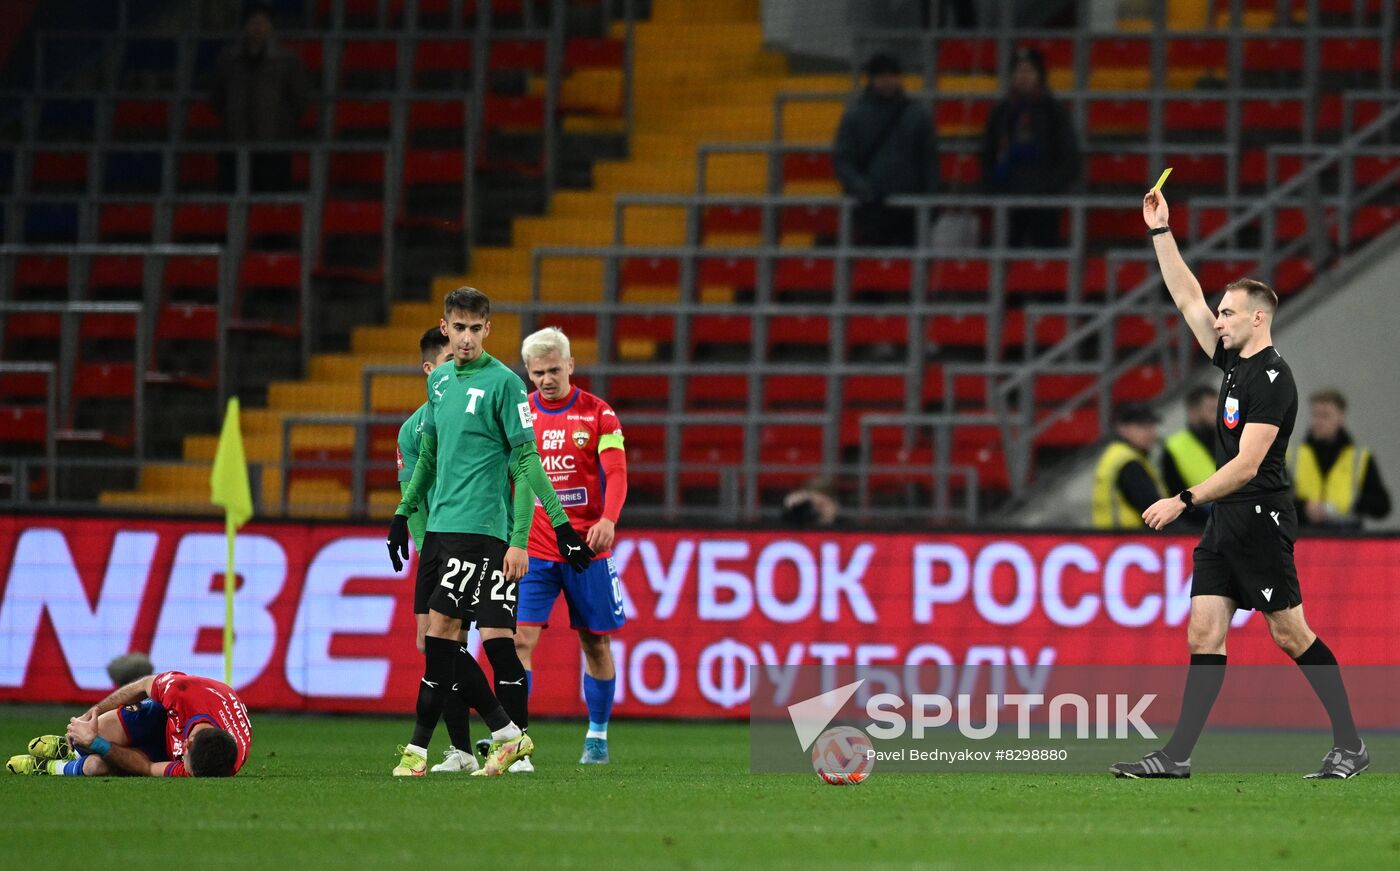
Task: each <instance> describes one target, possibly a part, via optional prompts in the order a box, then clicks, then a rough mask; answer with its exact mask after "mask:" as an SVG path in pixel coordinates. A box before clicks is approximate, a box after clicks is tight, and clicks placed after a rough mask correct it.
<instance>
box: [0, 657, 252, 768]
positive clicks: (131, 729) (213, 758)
mask: <svg viewBox="0 0 1400 871" xmlns="http://www.w3.org/2000/svg"><path fill="white" fill-rule="evenodd" d="M252 744H253V725H252V723H251V722H249V720H248V709H247V708H246V707H244V705H243V702H242V701H241V700H240V699H239V698H238V695H237V694H236V693H234V691H233V689H232V688H230V687H229V686H228V685H227V684H223V683H220V682H219V681H216V680H210V679H209V678H205V677H196V676H194V675H189V674H185V673H183V672H179V671H167V672H163V673H161V674H157V675H147V676H146V677H143V678H141V679H140V680H137V681H133V682H132V683H129V684H127V685H126V686H124V687H122V688H121V689H119V690H117V691H116V692H114V693H112V694H111V695H110V696H108V697H107V698H105V699H103V700H102V701H100V702H98V703H97V704H96V705H93V706H92V707H91V708H89V709H88V710H87V711H86V712H85V713H83V714H82V715H80V716H77V717H74V718H73V719H71V720H69V721H68V730H67V733H66V734H64V735H42V736H40V737H38V738H35V739H34V740H32V741H30V742H29V753H27V754H23V755H20V756H13V757H11V758H10V761H9V763H8V765H7V766H6V767H7V768H9V770H10V771H11V772H12V773H14V774H54V775H76V776H82V775H85V776H88V777H93V776H105V775H113V774H134V775H145V776H149V777H231V776H232V775H234V774H236V773H237V772H238V769H240V768H242V767H243V763H245V762H247V761H248V750H249V748H250V747H251V746H252Z"/></svg>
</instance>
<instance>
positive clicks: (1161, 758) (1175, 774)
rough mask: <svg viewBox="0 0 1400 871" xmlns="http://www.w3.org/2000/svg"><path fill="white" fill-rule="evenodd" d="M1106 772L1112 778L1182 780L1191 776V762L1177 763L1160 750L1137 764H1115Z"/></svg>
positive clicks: (1154, 751)
mask: <svg viewBox="0 0 1400 871" xmlns="http://www.w3.org/2000/svg"><path fill="white" fill-rule="evenodd" d="M1108 770H1109V771H1112V772H1113V776H1114V777H1127V778H1131V779H1133V780H1141V779H1144V778H1148V777H1164V778H1171V779H1175V780H1184V779H1186V778H1188V777H1190V776H1191V760H1190V759H1188V760H1186V761H1185V762H1177V761H1176V760H1175V759H1172V758H1171V757H1170V756H1168V755H1167V754H1165V753H1163V752H1162V751H1161V750H1153V751H1152V752H1151V753H1149V754H1147V755H1146V756H1144V757H1142V759H1140V760H1138V761H1137V762H1115V763H1113V765H1111V766H1110V767H1109V769H1108Z"/></svg>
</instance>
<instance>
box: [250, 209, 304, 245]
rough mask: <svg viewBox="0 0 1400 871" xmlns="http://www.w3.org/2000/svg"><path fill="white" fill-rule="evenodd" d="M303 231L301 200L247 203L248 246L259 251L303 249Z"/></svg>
mask: <svg viewBox="0 0 1400 871" xmlns="http://www.w3.org/2000/svg"><path fill="white" fill-rule="evenodd" d="M302 233H303V223H302V207H301V204H300V203H281V202H275V203H266V202H252V203H249V204H248V226H247V239H248V247H249V248H250V249H253V250H257V251H298V250H301V242H302Z"/></svg>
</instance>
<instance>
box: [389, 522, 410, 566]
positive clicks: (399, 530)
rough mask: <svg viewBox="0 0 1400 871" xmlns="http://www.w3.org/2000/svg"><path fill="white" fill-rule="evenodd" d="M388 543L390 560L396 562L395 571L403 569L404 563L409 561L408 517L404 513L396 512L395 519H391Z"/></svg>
mask: <svg viewBox="0 0 1400 871" xmlns="http://www.w3.org/2000/svg"><path fill="white" fill-rule="evenodd" d="M388 544H389V561H390V562H392V563H393V564H394V571H396V572H401V571H403V564H404V563H406V562H408V518H407V517H405V516H403V515H402V514H395V515H394V519H393V520H390V521H389V541H388ZM400 554H402V555H403V556H402V558H401V557H400Z"/></svg>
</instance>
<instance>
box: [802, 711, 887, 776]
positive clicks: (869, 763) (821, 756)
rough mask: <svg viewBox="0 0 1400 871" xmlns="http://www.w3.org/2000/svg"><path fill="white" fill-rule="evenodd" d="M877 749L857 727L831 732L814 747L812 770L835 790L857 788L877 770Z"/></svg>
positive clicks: (824, 735) (845, 727) (847, 727)
mask: <svg viewBox="0 0 1400 871" xmlns="http://www.w3.org/2000/svg"><path fill="white" fill-rule="evenodd" d="M874 749H875V745H873V744H871V743H870V736H869V735H866V734H865V733H864V732H862V731H861V730H859V729H857V728H855V727H853V726H836V727H834V728H831V729H827V730H826V731H825V732H823V733H821V735H819V736H818V737H817V740H816V743H815V744H813V745H812V768H813V769H815V770H816V772H817V776H818V777H820V778H821V779H822V780H824V781H826V782H827V783H829V784H831V785H832V786H845V785H847V784H851V785H855V784H857V783H860V782H862V781H864V780H865V779H866V778H867V777H869V776H870V770H871V769H872V768H874V767H875V760H874V758H872V753H873V751H874Z"/></svg>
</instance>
